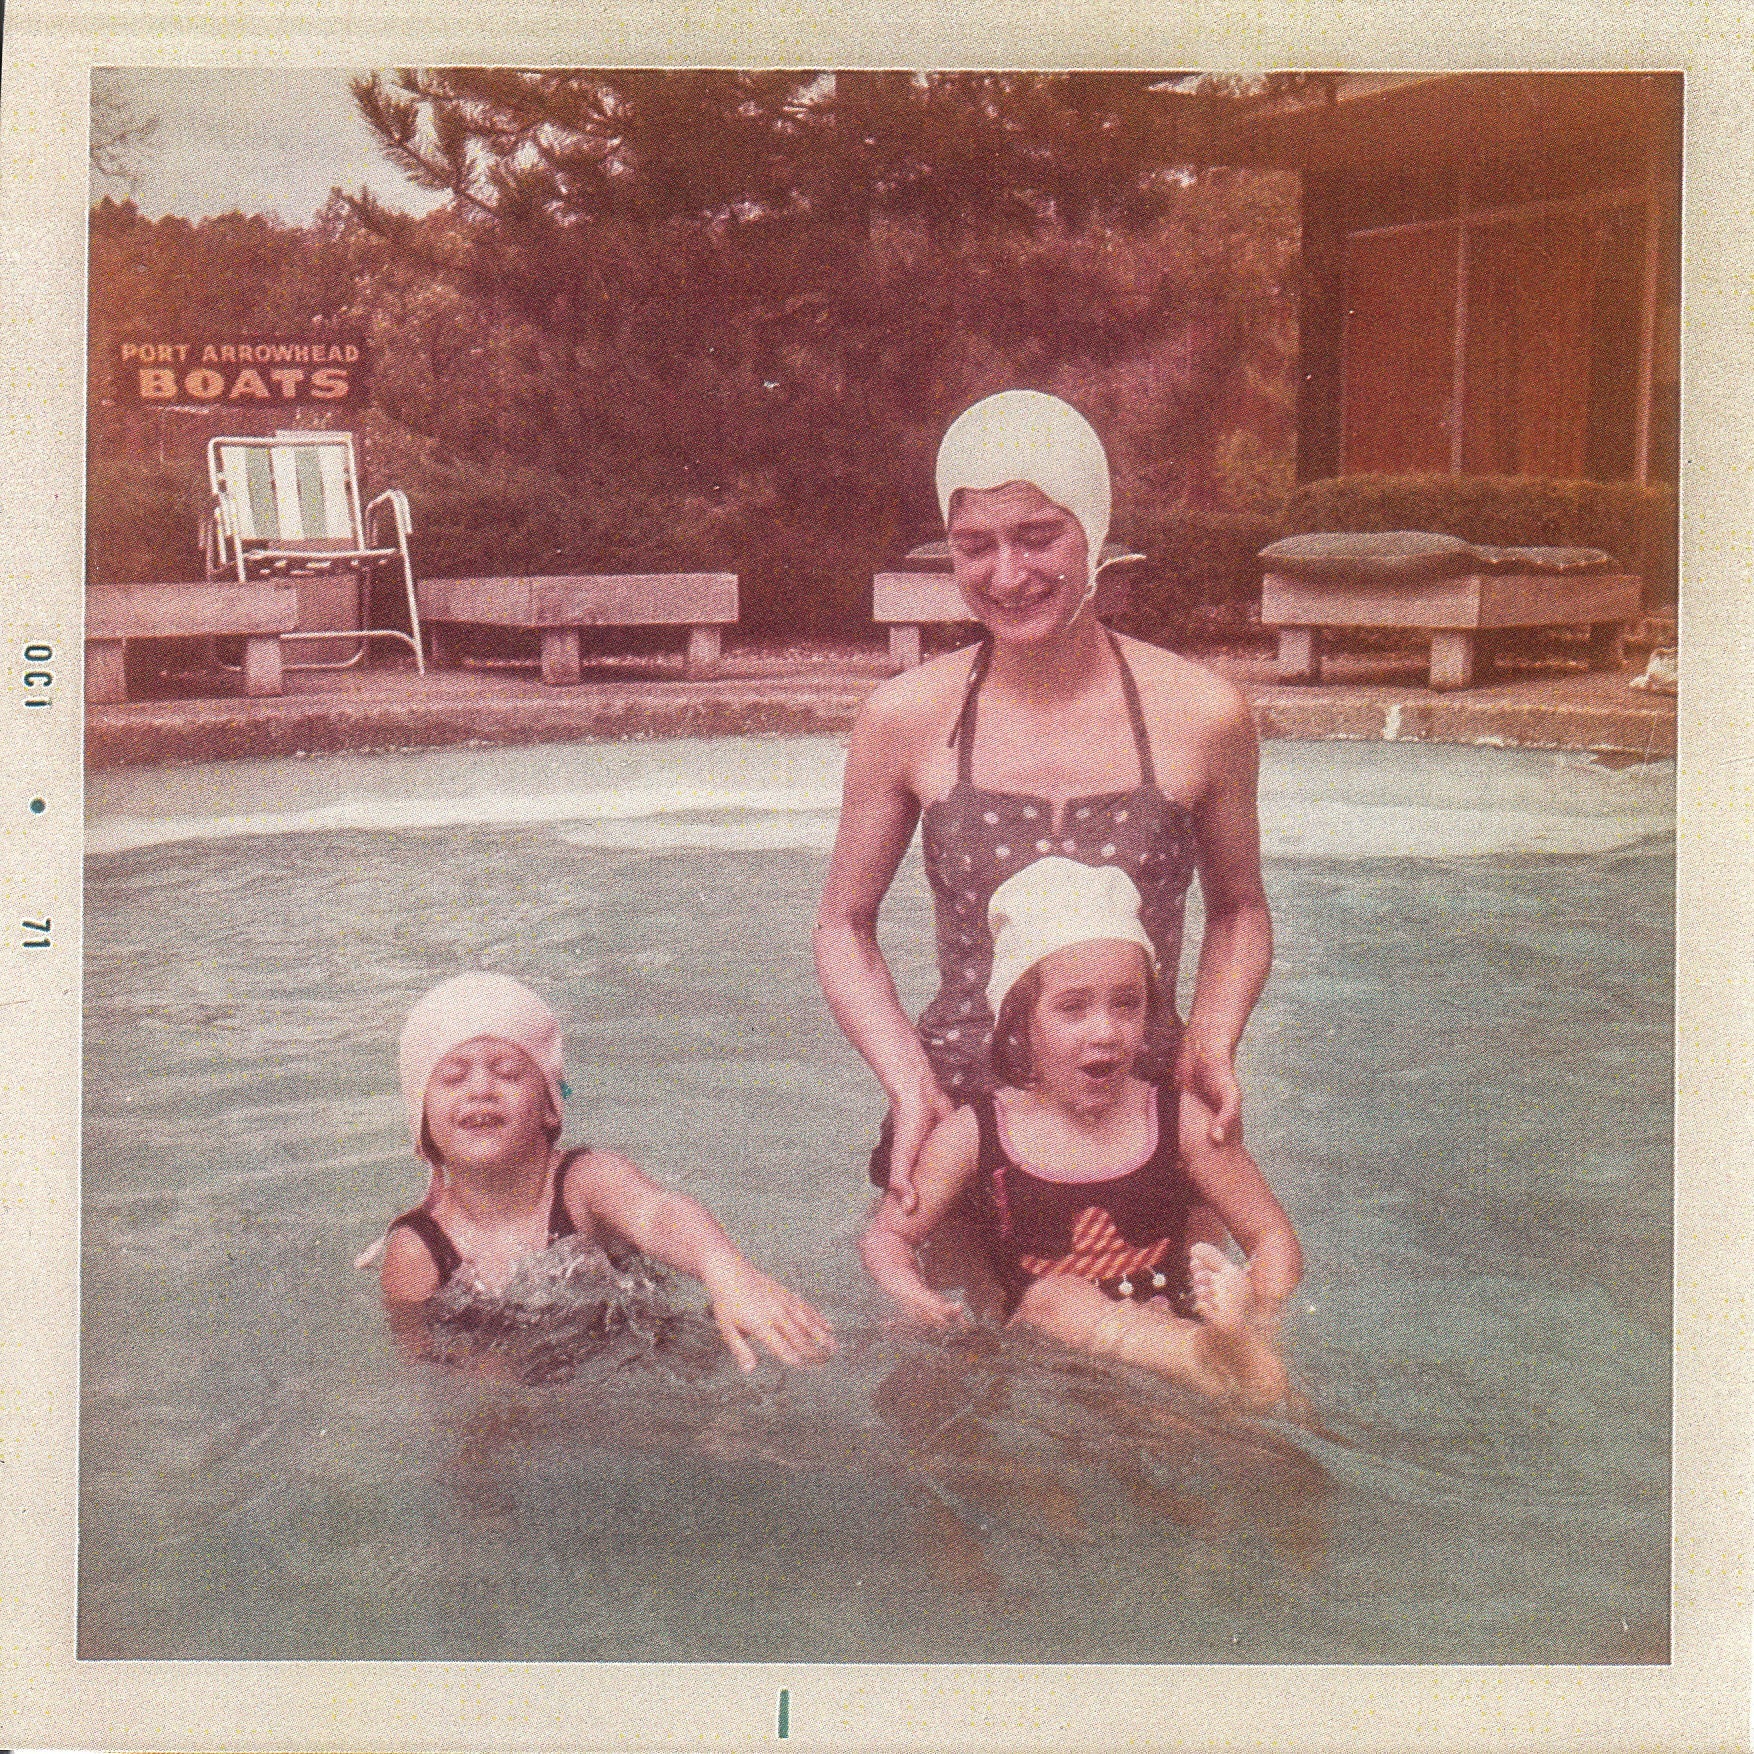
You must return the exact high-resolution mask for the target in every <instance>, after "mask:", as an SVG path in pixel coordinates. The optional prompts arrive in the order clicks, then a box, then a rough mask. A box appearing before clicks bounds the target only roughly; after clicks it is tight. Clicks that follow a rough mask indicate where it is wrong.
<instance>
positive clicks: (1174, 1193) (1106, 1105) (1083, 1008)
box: [862, 857, 1303, 1406]
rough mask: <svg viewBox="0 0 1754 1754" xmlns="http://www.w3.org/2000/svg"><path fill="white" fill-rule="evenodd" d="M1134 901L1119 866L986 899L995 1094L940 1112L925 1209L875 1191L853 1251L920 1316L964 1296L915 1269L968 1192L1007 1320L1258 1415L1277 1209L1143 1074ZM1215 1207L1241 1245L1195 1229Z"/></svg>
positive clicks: (1184, 1109) (1288, 1265)
mask: <svg viewBox="0 0 1754 1754" xmlns="http://www.w3.org/2000/svg"><path fill="white" fill-rule="evenodd" d="M1139 908H1140V901H1139V892H1138V890H1137V888H1136V887H1135V886H1134V884H1133V882H1132V881H1131V879H1130V878H1129V877H1128V876H1127V875H1126V873H1125V872H1124V871H1120V870H1117V869H1115V868H1114V867H1113V866H1090V865H1085V864H1081V863H1079V862H1078V861H1076V860H1072V859H1064V858H1054V857H1050V858H1044V859H1039V860H1037V861H1035V862H1034V863H1033V864H1030V865H1026V866H1025V867H1024V868H1023V869H1022V870H1021V871H1019V872H1018V873H1017V874H1016V875H1015V876H1013V877H1011V878H1009V879H1007V880H1006V882H1004V883H1003V884H1001V885H1000V886H999V888H998V889H997V890H995V891H994V894H993V897H992V900H991V902H990V903H989V907H988V922H989V925H990V927H991V930H992V935H993V973H992V979H991V982H990V984H989V988H988V997H989V1001H990V1003H991V1006H992V1010H993V1012H994V1013H995V1015H996V1016H997V1019H998V1024H997V1028H996V1030H995V1033H994V1042H993V1067H994V1072H995V1076H996V1077H997V1079H998V1080H999V1083H998V1087H997V1088H996V1089H995V1090H993V1091H991V1092H989V1093H988V1094H986V1095H983V1096H980V1097H978V1098H977V1099H976V1100H975V1101H974V1102H973V1103H972V1104H970V1105H969V1106H967V1107H964V1108H959V1109H956V1110H955V1111H954V1112H953V1113H952V1114H950V1115H949V1116H948V1117H947V1118H946V1119H944V1120H943V1121H941V1122H940V1123H939V1124H938V1126H937V1127H936V1128H935V1129H934V1130H933V1132H932V1134H931V1136H930V1137H929V1138H928V1140H927V1141H926V1145H925V1148H924V1150H923V1151H922V1152H921V1154H920V1159H919V1173H918V1176H917V1178H916V1193H917V1195H918V1203H917V1205H915V1206H913V1207H912V1209H911V1210H910V1209H909V1208H908V1207H907V1206H905V1205H904V1203H903V1201H902V1199H901V1197H900V1195H899V1194H898V1193H897V1192H895V1191H893V1190H892V1191H890V1192H889V1193H887V1194H885V1196H884V1198H883V1200H882V1201H881V1203H880V1204H879V1206H878V1208H877V1210H876V1213H875V1214H874V1216H873V1218H872V1220H871V1223H870V1225H869V1227H868V1228H867V1230H866V1232H865V1236H864V1240H863V1243H862V1253H863V1255H864V1259H865V1264H866V1266H867V1268H868V1269H869V1270H870V1272H871V1275H872V1277H873V1278H875V1279H876V1280H877V1282H878V1283H879V1284H880V1285H882V1286H883V1288H884V1289H885V1290H886V1291H888V1292H889V1293H890V1294H891V1295H892V1296H893V1297H895V1298H896V1299H897V1300H898V1301H899V1302H901V1303H902V1304H903V1305H904V1306H906V1307H907V1308H908V1309H909V1310H910V1311H912V1312H913V1313H915V1314H916V1315H919V1316H921V1317H923V1318H924V1319H926V1320H928V1321H934V1322H948V1321H953V1320H957V1319H959V1318H960V1315H961V1309H960V1306H959V1305H957V1304H955V1303H953V1302H951V1301H950V1300H949V1299H946V1298H944V1297H941V1296H939V1295H938V1294H937V1293H936V1292H934V1291H933V1290H932V1289H931V1288H930V1287H929V1286H928V1285H927V1284H926V1282H925V1280H924V1279H923V1278H922V1277H921V1274H920V1271H919V1267H918V1264H917V1261H916V1258H915V1254H914V1250H915V1247H916V1246H917V1245H918V1244H919V1243H920V1242H922V1241H923V1240H924V1239H925V1238H926V1237H927V1236H928V1235H929V1234H930V1233H931V1231H932V1230H933V1228H934V1227H935V1226H936V1225H937V1223H938V1221H939V1220H940V1219H941V1218H942V1217H943V1216H944V1215H945V1214H946V1213H947V1212H948V1211H949V1210H950V1208H951V1206H952V1205H953V1204H954V1203H955V1201H956V1200H957V1197H958V1196H959V1195H960V1194H961V1193H962V1192H963V1190H964V1189H965V1188H968V1189H970V1190H971V1191H972V1193H973V1195H974V1199H975V1206H976V1210H977V1211H978V1212H979V1213H980V1215H981V1220H982V1226H983V1229H984V1233H985V1240H986V1245H987V1252H988V1255H989V1258H990V1260H991V1263H992V1266H993V1269H994V1272H995V1275H996V1277H997V1278H998V1280H999V1282H1000V1284H1001V1286H1002V1287H1003V1288H1004V1290H1005V1292H1006V1295H1007V1298H1008V1301H1009V1304H1010V1308H1011V1311H1012V1314H1013V1319H1015V1320H1018V1321H1023V1322H1027V1323H1029V1324H1031V1325H1032V1326H1034V1327H1037V1328H1039V1329H1041V1330H1043V1331H1044V1332H1045V1333H1047V1334H1049V1335H1051V1336H1052V1337H1053V1338H1055V1339H1057V1340H1059V1341H1061V1342H1063V1343H1064V1344H1066V1345H1069V1346H1074V1347H1078V1348H1079V1349H1081V1350H1084V1351H1088V1352H1094V1353H1099V1354H1103V1355H1106V1356H1109V1357H1113V1358H1116V1359H1118V1360H1120V1361H1122V1362H1124V1363H1128V1364H1136V1365H1142V1366H1144V1367H1145V1368H1147V1369H1150V1370H1155V1371H1158V1372H1160V1373H1161V1374H1162V1375H1164V1376H1167V1377H1170V1378H1173V1379H1174V1380H1176V1381H1178V1382H1182V1383H1184V1384H1186V1385H1187V1386H1189V1387H1192V1388H1196V1389H1200V1390H1202V1391H1204V1392H1205V1393H1207V1394H1212V1395H1222V1396H1234V1397H1236V1398H1238V1399H1240V1400H1242V1401H1244V1402H1246V1403H1247V1404H1249V1405H1252V1406H1270V1405H1272V1404H1273V1403H1275V1402H1277V1401H1278V1400H1279V1399H1280V1398H1281V1397H1282V1396H1283V1395H1284V1393H1285V1388H1286V1379H1285V1369H1284V1366H1283V1364H1282V1363H1281V1362H1280V1360H1279V1357H1278V1354H1277V1352H1276V1350H1275V1349H1274V1345H1273V1325H1274V1317H1275V1314H1276V1312H1277V1310H1278V1307H1279V1304H1280V1302H1281V1301H1282V1300H1283V1299H1284V1297H1286V1296H1287V1295H1288V1294H1289V1293H1290V1291H1291V1290H1292V1288H1293V1287H1294V1286H1295V1285H1296V1284H1297V1281H1298V1279H1299V1278H1300V1276H1301V1274H1302V1267H1303V1263H1302V1255H1301V1252H1300V1251H1299V1248H1298V1244H1297V1238H1296V1235H1295V1234H1294V1232H1293V1231H1292V1228H1291V1223H1290V1220H1289V1219H1288V1218H1287V1217H1286V1215H1285V1212H1284V1209H1283V1208H1282V1207H1281V1206H1280V1204H1279V1202H1278V1201H1277V1200H1276V1199H1275V1198H1274V1197H1273V1193H1272V1190H1271V1189H1270V1188H1269V1187H1268V1186H1267V1184H1266V1182H1265V1181H1264V1180H1263V1179H1262V1177H1261V1173H1260V1170H1259V1169H1258V1167H1257V1166H1256V1164H1255V1162H1254V1159H1253V1158H1252V1157H1251V1156H1250V1155H1249V1154H1248V1152H1246V1151H1245V1150H1244V1149H1243V1148H1242V1146H1241V1145H1240V1144H1239V1143H1235V1142H1232V1143H1229V1144H1225V1145H1217V1144H1214V1143H1213V1141H1212V1137H1211V1133H1212V1128H1211V1114H1210V1111H1208V1110H1206V1109H1205V1108H1204V1106H1203V1105H1202V1104H1201V1103H1200V1102H1199V1100H1198V1099H1197V1098H1196V1097H1194V1096H1191V1095H1186V1094H1183V1095H1181V1096H1179V1097H1178V1095H1177V1093H1176V1091H1175V1090H1174V1088H1173V1087H1172V1086H1170V1085H1167V1084H1164V1085H1158V1084H1153V1083H1149V1082H1147V1081H1146V1080H1145V1079H1143V1078H1141V1077H1140V1076H1139V1075H1138V1073H1137V1071H1136V1069H1135V1068H1136V1066H1137V1063H1138V1060H1139V1057H1140V1054H1141V1051H1142V1049H1143V1048H1144V1046H1145V1043H1146V1040H1147V1036H1148V1033H1149V1029H1150V1025H1151V1022H1152V1018H1153V1015H1154V1012H1155V1010H1156V1008H1157V1007H1158V1006H1159V1005H1161V1003H1162V997H1161V993H1160V990H1159V986H1158V980H1157V970H1156V966H1155V958H1154V954H1153V951H1152V948H1151V940H1150V938H1149V936H1148V935H1147V933H1146V931H1145V928H1144V927H1143V926H1142V925H1141V924H1140V920H1139ZM1202 1207H1203V1208H1206V1209H1209V1210H1210V1211H1211V1212H1213V1213H1215V1214H1216V1215H1217V1217H1218V1218H1219V1219H1221V1220H1222V1221H1223V1222H1224V1224H1225V1225H1226V1226H1227V1227H1228V1228H1229V1230H1230V1233H1231V1234H1232V1235H1233V1236H1234V1237H1235V1238H1236V1239H1237V1241H1238V1243H1239V1244H1240V1245H1241V1246H1242V1248H1243V1250H1244V1251H1245V1252H1246V1254H1247V1256H1248V1262H1247V1265H1238V1264H1237V1263H1236V1262H1234V1261H1232V1260H1230V1259H1229V1258H1228V1257H1227V1256H1226V1255H1225V1254H1223V1253H1222V1252H1221V1251H1220V1250H1219V1249H1218V1248H1217V1247H1215V1246H1214V1244H1213V1242H1212V1241H1210V1240H1204V1239H1201V1240H1195V1239H1196V1237H1197V1236H1198V1234H1199V1230H1200V1228H1201V1223H1202V1213H1201V1208H1202Z"/></svg>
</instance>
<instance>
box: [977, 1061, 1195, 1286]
mask: <svg viewBox="0 0 1754 1754" xmlns="http://www.w3.org/2000/svg"><path fill="white" fill-rule="evenodd" d="M1152 1100H1153V1109H1152V1113H1153V1117H1154V1121H1155V1126H1154V1137H1153V1138H1152V1140H1151V1145H1150V1149H1149V1150H1148V1151H1147V1153H1146V1155H1145V1157H1144V1158H1143V1159H1142V1160H1141V1161H1140V1162H1139V1163H1136V1164H1135V1165H1134V1166H1133V1167H1132V1168H1131V1169H1129V1170H1127V1171H1125V1172H1124V1173H1123V1174H1121V1175H1117V1176H1110V1177H1108V1178H1106V1179H1105V1180H1103V1181H1077V1182H1066V1181H1052V1180H1050V1179H1049V1178H1048V1177H1046V1176H1040V1175H1032V1174H1031V1173H1030V1172H1029V1171H1028V1170H1027V1169H1024V1168H1023V1167H1022V1166H1021V1165H1020V1164H1019V1163H1018V1162H1017V1161H1016V1160H1015V1159H1014V1158H1013V1157H1012V1156H1011V1154H1010V1152H1008V1151H1007V1150H1006V1149H1005V1143H1004V1139H1003V1137H1002V1134H1001V1131H1000V1123H999V1117H998V1114H997V1111H996V1109H995V1106H994V1100H993V1097H992V1096H991V1095H990V1094H989V1095H986V1096H980V1097H977V1098H976V1099H975V1101H974V1103H973V1104H972V1105H971V1106H972V1107H973V1109H974V1113H975V1120H976V1123H977V1125H978V1127H979V1130H980V1160H979V1167H978V1168H977V1170H976V1172H975V1187H974V1193H975V1198H976V1200H977V1201H978V1203H979V1209H980V1211H981V1215H982V1219H983V1224H982V1229H983V1230H984V1232H985V1234H986V1241H987V1253H988V1258H989V1259H990V1260H991V1262H992V1266H993V1272H994V1275H995V1276H996V1277H997V1279H998V1281H999V1284H1000V1285H1001V1286H1002V1287H1003V1289H1004V1292H1005V1296H1006V1299H1007V1301H1008V1308H1007V1311H1006V1313H1007V1314H1010V1313H1012V1312H1013V1311H1015V1310H1016V1308H1017V1305H1018V1304H1019V1303H1020V1302H1021V1301H1022V1298H1023V1294H1024V1292H1025V1291H1027V1290H1028V1289H1029V1287H1030V1286H1031V1285H1033V1284H1034V1283H1035V1281H1036V1280H1037V1279H1042V1278H1045V1277H1046V1276H1047V1275H1048V1274H1050V1273H1069V1274H1072V1275H1074V1276H1076V1277H1077V1278H1080V1279H1088V1280H1089V1281H1090V1282H1091V1283H1092V1284H1093V1285H1095V1286H1097V1287H1098V1288H1099V1289H1100V1290H1102V1291H1103V1292H1105V1293H1106V1294H1107V1295H1108V1296H1110V1297H1112V1298H1114V1299H1116V1300H1117V1301H1125V1300H1127V1299H1132V1300H1135V1301H1139V1302H1149V1301H1150V1300H1151V1299H1152V1298H1154V1297H1164V1298H1167V1299H1168V1300H1169V1302H1170V1305H1171V1307H1172V1308H1173V1309H1175V1310H1176V1311H1177V1312H1178V1313H1184V1314H1185V1313H1187V1300H1188V1295H1189V1286H1188V1208H1189V1207H1190V1206H1191V1205H1192V1204H1193V1202H1194V1193H1193V1190H1192V1187H1191V1185H1190V1183H1189V1181H1188V1176H1187V1170H1186V1168H1185V1167H1184V1166H1183V1163H1182V1159H1181V1151H1180V1149H1179V1146H1178V1142H1177V1139H1178V1135H1177V1114H1178V1110H1179V1103H1178V1099H1177V1097H1176V1093H1175V1089H1174V1087H1173V1086H1171V1085H1167V1084H1165V1085H1159V1086H1157V1087H1156V1089H1155V1090H1154V1091H1153V1096H1152Z"/></svg>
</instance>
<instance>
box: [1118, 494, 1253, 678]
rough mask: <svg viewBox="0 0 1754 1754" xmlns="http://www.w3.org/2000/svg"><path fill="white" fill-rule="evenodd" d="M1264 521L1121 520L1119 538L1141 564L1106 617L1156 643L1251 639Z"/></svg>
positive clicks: (1189, 516)
mask: <svg viewBox="0 0 1754 1754" xmlns="http://www.w3.org/2000/svg"><path fill="white" fill-rule="evenodd" d="M1275 533H1276V526H1275V523H1274V520H1273V519H1272V518H1271V517H1268V516H1265V515H1262V514H1257V513H1245V512H1191V511H1180V510H1161V511H1160V510H1155V509H1153V510H1149V511H1144V512H1135V513H1134V514H1133V515H1132V516H1131V517H1129V518H1128V519H1127V522H1126V528H1125V540H1126V541H1127V543H1128V545H1129V546H1130V547H1132V548H1136V549H1137V550H1138V551H1139V552H1140V553H1141V554H1143V555H1144V556H1145V557H1146V559H1145V562H1144V564H1142V565H1139V566H1136V567H1135V568H1133V571H1132V577H1131V579H1130V581H1129V583H1130V586H1131V592H1130V595H1131V601H1130V603H1129V605H1128V607H1127V609H1126V611H1125V613H1123V614H1120V615H1117V616H1115V617H1114V618H1113V620H1114V624H1115V626H1116V627H1118V628H1119V629H1121V631H1122V632H1123V633H1130V634H1135V635H1137V636H1138V637H1139V638H1140V639H1148V640H1151V641H1152V642H1153V643H1155V644H1157V645H1164V646H1187V645H1193V646H1199V645H1206V644H1210V643H1212V642H1214V641H1235V640H1239V639H1246V638H1248V637H1250V635H1251V634H1252V633H1258V631H1259V627H1260V607H1261V563H1260V561H1259V559H1257V556H1258V555H1259V553H1260V551H1261V549H1262V548H1264V547H1265V546H1266V545H1267V543H1269V542H1271V541H1272V539H1273V537H1274V534H1275Z"/></svg>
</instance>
